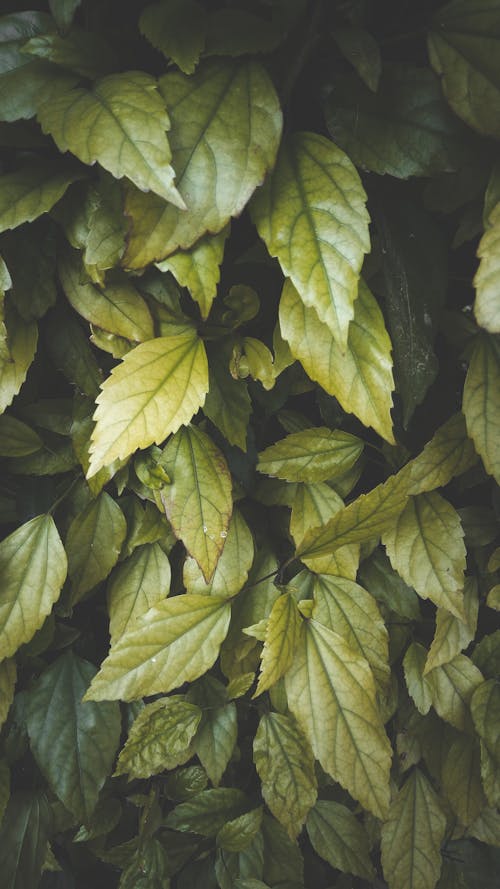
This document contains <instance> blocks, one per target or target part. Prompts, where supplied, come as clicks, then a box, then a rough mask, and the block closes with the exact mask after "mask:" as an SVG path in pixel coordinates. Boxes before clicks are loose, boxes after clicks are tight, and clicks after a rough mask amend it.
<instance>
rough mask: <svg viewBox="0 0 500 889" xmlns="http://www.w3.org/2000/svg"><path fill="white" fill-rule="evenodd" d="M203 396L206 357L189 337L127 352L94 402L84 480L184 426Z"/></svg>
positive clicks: (165, 339)
mask: <svg viewBox="0 0 500 889" xmlns="http://www.w3.org/2000/svg"><path fill="white" fill-rule="evenodd" d="M207 390H208V367H207V356H206V352H205V347H204V345H203V343H202V341H201V339H199V338H198V336H197V335H196V333H195V332H194V331H189V332H188V331H186V333H181V334H177V335H174V336H170V337H158V338H156V339H153V340H148V342H146V343H141V344H140V345H139V346H137V347H136V348H135V349H132V351H131V352H128V353H127V355H125V357H124V359H123V361H122V362H121V364H119V365H117V367H115V368H114V369H113V370H112V371H111V375H110V376H109V377H108V379H107V380H106V381H105V382H104V383H103V385H102V392H101V394H100V395H99V397H98V399H97V404H98V407H97V410H96V412H95V415H94V419H95V420H96V428H95V430H94V433H93V436H92V445H91V463H90V469H89V472H88V476H89V477H91V476H93V475H95V474H96V472H98V471H99V469H101V467H102V466H106V465H109V463H112V461H113V460H115V459H116V458H117V457H119V458H121V459H123V458H124V457H128V455H129V454H131V453H133V452H134V451H135V450H136V448H147V447H149V445H151V444H153V443H154V444H161V443H162V442H163V441H164V440H165V438H166V437H167V435H169V434H170V433H171V432H176V431H177V429H178V428H179V426H181V425H182V424H183V423H189V421H190V420H191V417H192V416H193V414H195V413H196V411H197V410H198V408H199V407H201V406H202V404H203V402H204V400H205V395H206V392H207Z"/></svg>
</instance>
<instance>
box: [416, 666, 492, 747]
mask: <svg viewBox="0 0 500 889" xmlns="http://www.w3.org/2000/svg"><path fill="white" fill-rule="evenodd" d="M427 679H428V681H429V683H430V689H431V696H432V705H433V707H434V709H435V710H436V713H437V714H438V715H439V716H440V717H441V719H444V720H445V721H446V722H449V723H450V724H451V725H453V726H454V727H455V728H457V729H458V730H459V731H470V728H471V719H470V713H469V705H470V701H471V698H472V695H473V694H474V691H475V690H476V688H478V686H480V685H481V683H482V682H483V677H482V675H481V672H480V671H479V670H478V668H477V667H476V666H474V664H473V663H472V661H471V660H469V658H468V657H466V656H465V655H464V654H457V656H456V657H454V658H453V660H452V661H449V662H448V663H447V664H443V666H442V667H436V668H435V669H434V670H431V672H430V673H428V674H427Z"/></svg>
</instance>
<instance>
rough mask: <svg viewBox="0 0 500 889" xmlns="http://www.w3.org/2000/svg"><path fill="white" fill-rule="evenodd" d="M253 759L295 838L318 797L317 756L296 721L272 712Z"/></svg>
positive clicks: (265, 789) (261, 725)
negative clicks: (315, 765) (315, 760)
mask: <svg viewBox="0 0 500 889" xmlns="http://www.w3.org/2000/svg"><path fill="white" fill-rule="evenodd" d="M278 601H279V600H278ZM253 758H254V762H255V768H256V769H257V772H258V775H259V778H260V780H261V782H262V795H263V797H264V799H265V801H266V803H267V805H268V806H269V808H270V810H271V812H272V813H273V815H274V816H275V818H277V819H278V821H280V822H281V824H283V826H284V827H285V828H286V830H287V831H288V833H289V835H290V836H291V837H292V838H294V837H295V836H297V834H298V833H299V831H300V830H301V828H302V825H303V823H304V820H305V818H306V815H307V813H308V811H309V809H310V808H311V806H313V805H314V803H315V802H316V796H317V786H316V775H315V772H314V757H313V754H312V750H311V748H310V746H309V743H308V741H307V740H306V738H305V737H304V735H303V734H302V732H301V730H300V729H299V727H298V725H297V723H296V722H295V720H293V719H291V718H290V717H289V716H282V715H281V714H279V713H269V714H267V715H265V716H263V717H262V718H261V720H260V722H259V727H258V729H257V732H256V735H255V739H254V742H253Z"/></svg>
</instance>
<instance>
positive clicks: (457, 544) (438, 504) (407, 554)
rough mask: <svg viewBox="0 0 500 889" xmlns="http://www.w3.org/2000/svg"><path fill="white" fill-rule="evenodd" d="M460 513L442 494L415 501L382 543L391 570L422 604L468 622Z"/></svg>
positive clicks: (419, 496) (384, 537)
mask: <svg viewBox="0 0 500 889" xmlns="http://www.w3.org/2000/svg"><path fill="white" fill-rule="evenodd" d="M463 536H464V532H463V529H462V525H461V523H460V518H459V515H458V513H457V512H456V510H455V509H454V508H453V507H452V506H451V505H450V504H449V503H448V502H447V501H446V500H444V499H443V497H441V496H440V494H437V493H436V492H431V493H428V494H419V495H418V496H417V497H412V498H411V499H410V500H409V501H408V504H407V505H406V506H405V508H404V510H403V511H402V513H401V514H400V515H399V516H398V518H397V520H396V521H395V522H394V524H393V526H392V527H391V528H389V529H388V530H387V531H385V532H384V534H383V535H382V542H383V543H384V545H385V548H386V550H387V555H388V556H389V558H390V560H391V564H392V567H393V568H394V569H395V570H396V571H397V572H398V574H400V575H401V577H402V578H403V580H404V581H405V583H407V584H408V585H409V586H412V587H414V589H415V590H416V591H417V593H418V594H419V596H421V597H422V599H431V601H432V602H434V603H435V604H436V605H439V606H440V607H442V608H446V609H447V610H448V611H450V612H451V613H452V614H454V615H455V617H457V618H458V619H459V620H463V619H465V613H464V602H463V587H464V582H465V578H464V571H465V564H466V551H465V545H464V542H463Z"/></svg>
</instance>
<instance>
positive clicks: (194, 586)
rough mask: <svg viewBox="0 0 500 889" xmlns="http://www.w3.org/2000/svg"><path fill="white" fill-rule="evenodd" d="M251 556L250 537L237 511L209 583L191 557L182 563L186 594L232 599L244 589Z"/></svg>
mask: <svg viewBox="0 0 500 889" xmlns="http://www.w3.org/2000/svg"><path fill="white" fill-rule="evenodd" d="M253 556H254V543H253V537H252V533H251V531H250V529H249V527H248V525H247V523H246V522H245V520H244V518H243V516H242V515H241V513H240V512H239V510H237V509H234V510H233V514H232V516H231V519H230V522H229V526H228V530H227V537H226V542H225V544H224V549H223V550H222V553H221V555H220V558H219V561H218V562H217V567H216V569H215V571H214V574H213V576H212V579H211V581H210V582H209V583H207V582H206V581H205V578H204V577H203V573H202V571H201V569H200V568H199V567H198V564H197V562H196V561H195V559H193V558H192V557H191V556H188V557H187V559H186V561H185V562H184V567H183V571H182V579H183V582H184V586H185V587H186V590H187V592H188V593H198V594H199V595H202V596H223V597H225V598H228V599H230V598H232V597H233V596H234V595H236V593H239V591H240V590H241V588H242V587H243V586H244V584H245V582H246V580H247V578H248V572H249V571H250V568H251V565H252V562H253Z"/></svg>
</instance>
